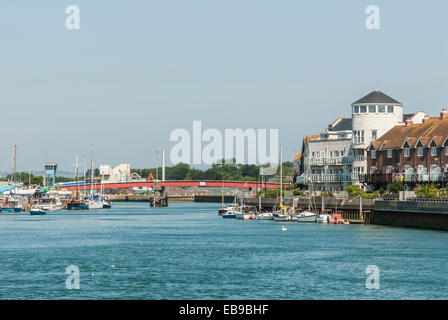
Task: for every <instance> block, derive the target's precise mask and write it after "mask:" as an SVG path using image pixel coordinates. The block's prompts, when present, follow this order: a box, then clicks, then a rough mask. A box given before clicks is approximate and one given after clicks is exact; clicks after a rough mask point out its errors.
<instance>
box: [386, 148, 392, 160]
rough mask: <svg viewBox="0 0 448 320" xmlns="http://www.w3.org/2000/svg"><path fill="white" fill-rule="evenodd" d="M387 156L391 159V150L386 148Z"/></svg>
mask: <svg viewBox="0 0 448 320" xmlns="http://www.w3.org/2000/svg"><path fill="white" fill-rule="evenodd" d="M387 158H388V159H392V150H387Z"/></svg>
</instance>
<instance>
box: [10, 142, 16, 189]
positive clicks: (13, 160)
mask: <svg viewBox="0 0 448 320" xmlns="http://www.w3.org/2000/svg"><path fill="white" fill-rule="evenodd" d="M16 152H17V145H16V144H15V145H14V153H13V156H12V172H11V182H12V183H13V184H14V174H15V173H16Z"/></svg>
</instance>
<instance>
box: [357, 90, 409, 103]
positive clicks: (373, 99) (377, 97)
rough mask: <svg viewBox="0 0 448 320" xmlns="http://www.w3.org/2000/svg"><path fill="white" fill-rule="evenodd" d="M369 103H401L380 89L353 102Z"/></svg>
mask: <svg viewBox="0 0 448 320" xmlns="http://www.w3.org/2000/svg"><path fill="white" fill-rule="evenodd" d="M361 103H365V104H369V103H392V104H400V105H401V103H400V102H398V101H397V100H395V99H393V98H391V97H389V96H388V95H387V94H384V93H383V92H381V91H380V90H374V91H372V92H370V93H369V94H368V95H366V96H364V97H362V98H361V99H359V100H357V101H355V102H353V103H352V104H361Z"/></svg>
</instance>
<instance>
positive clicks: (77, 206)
mask: <svg viewBox="0 0 448 320" xmlns="http://www.w3.org/2000/svg"><path fill="white" fill-rule="evenodd" d="M67 210H89V206H88V205H87V203H85V202H84V200H76V199H72V200H70V201H68V202H67Z"/></svg>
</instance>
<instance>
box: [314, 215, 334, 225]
mask: <svg viewBox="0 0 448 320" xmlns="http://www.w3.org/2000/svg"><path fill="white" fill-rule="evenodd" d="M330 219H331V215H329V214H326V213H324V214H320V215H318V216H317V218H316V222H317V223H330Z"/></svg>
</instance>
